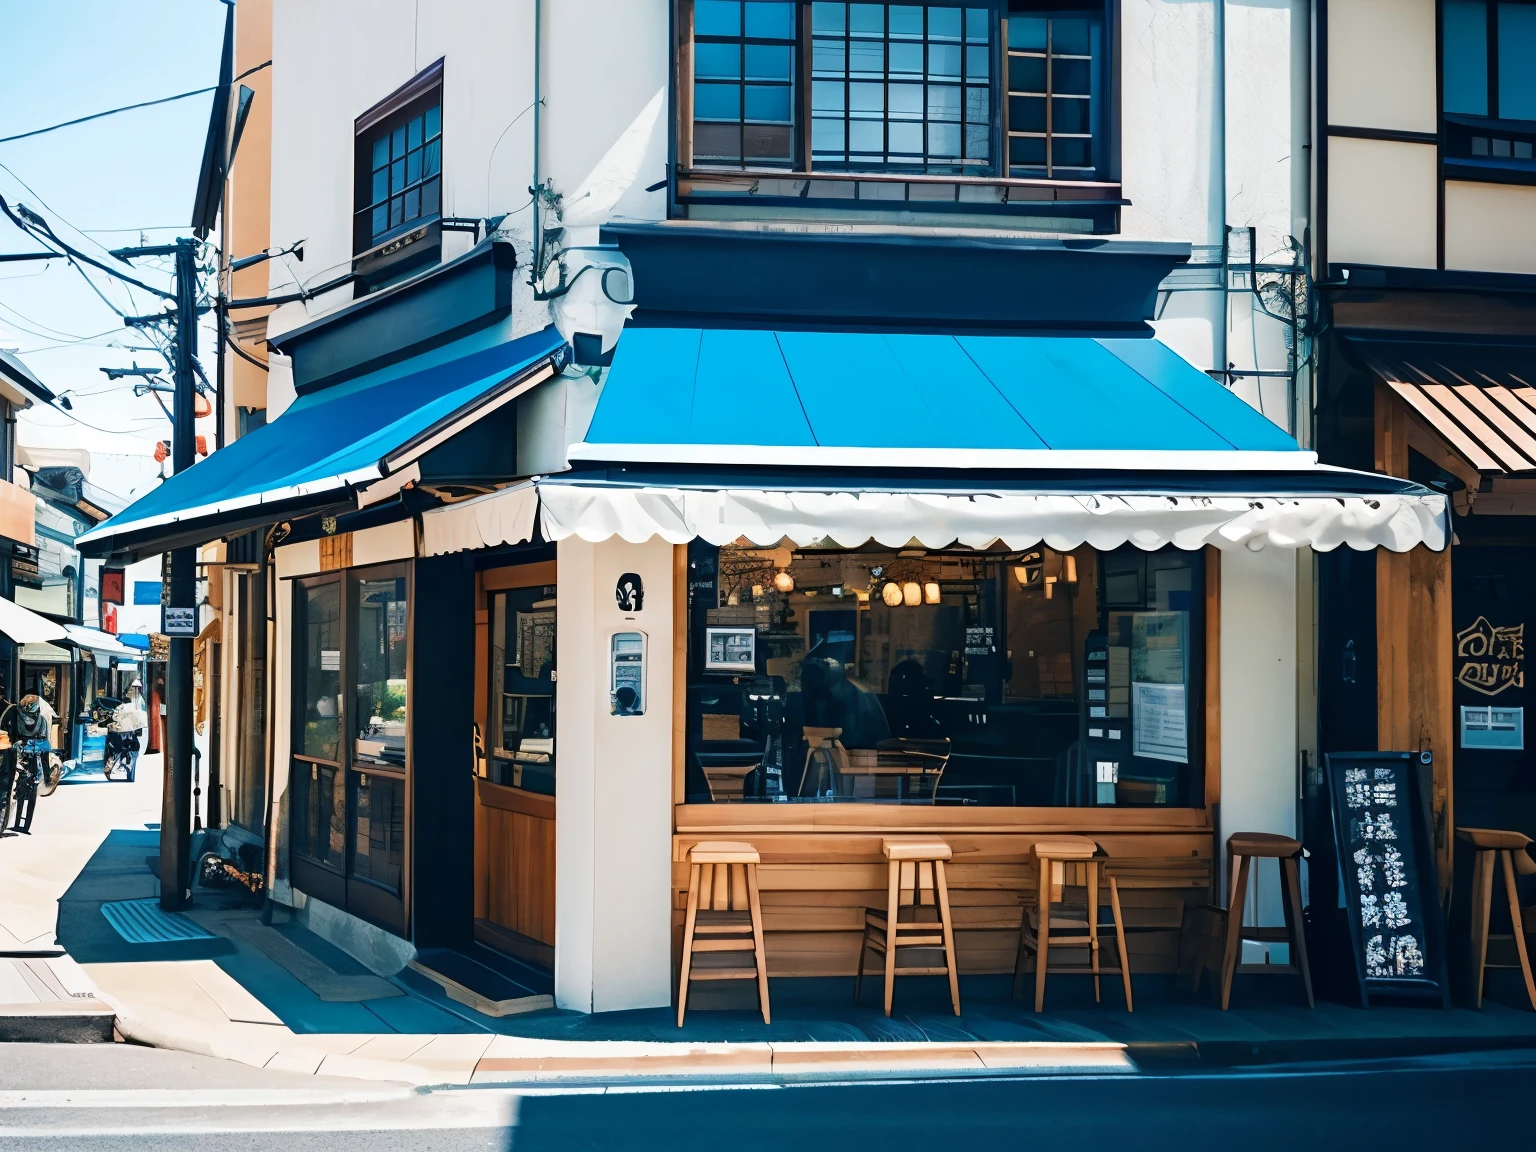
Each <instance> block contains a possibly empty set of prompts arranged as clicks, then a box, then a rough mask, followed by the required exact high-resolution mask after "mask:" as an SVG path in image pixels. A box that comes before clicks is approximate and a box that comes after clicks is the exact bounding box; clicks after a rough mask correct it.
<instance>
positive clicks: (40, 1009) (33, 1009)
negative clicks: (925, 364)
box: [0, 999, 115, 1044]
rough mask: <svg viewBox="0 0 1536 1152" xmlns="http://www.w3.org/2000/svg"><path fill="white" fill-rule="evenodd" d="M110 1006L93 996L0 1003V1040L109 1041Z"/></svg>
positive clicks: (83, 1042)
mask: <svg viewBox="0 0 1536 1152" xmlns="http://www.w3.org/2000/svg"><path fill="white" fill-rule="evenodd" d="M114 1023H115V1021H114V1019H113V1011H112V1009H111V1008H110V1007H109V1006H108V1005H107V1004H105V1003H103V1002H102V1001H100V1000H96V999H80V1000H69V1001H62V1002H56V1003H46V1004H5V1005H0V1042H4V1043H8V1044H110V1043H112V1028H113V1025H114Z"/></svg>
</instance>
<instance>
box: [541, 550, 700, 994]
mask: <svg viewBox="0 0 1536 1152" xmlns="http://www.w3.org/2000/svg"><path fill="white" fill-rule="evenodd" d="M673 555H674V552H673V546H672V545H670V544H668V543H666V542H665V541H663V540H660V539H652V540H650V541H648V542H646V543H644V544H626V543H625V542H624V541H622V540H619V539H617V538H615V539H612V540H607V541H604V542H603V543H600V544H588V543H587V542H585V541H583V540H579V539H575V538H572V539H568V540H563V541H561V542H560V547H559V587H560V593H559V600H560V630H559V635H558V638H557V640H556V643H557V645H558V662H559V668H560V711H559V718H558V731H557V733H556V741H557V746H558V747H559V749H560V795H559V817H558V819H557V820H556V824H555V1001H556V1003H557V1004H558V1005H559V1006H560V1007H562V1008H573V1009H576V1010H578V1011H583V1012H614V1011H620V1010H623V1009H628V1008H653V1007H658V1006H664V1005H666V1004H669V1003H670V1002H671V996H672V944H671V940H672V927H671V925H672V912H671V872H672V863H671V861H672V651H673V649H672V600H673V596H672V586H673V572H672V566H673ZM625 572H634V573H638V574H639V576H640V578H641V580H642V581H643V582H644V584H645V601H644V607H643V609H642V610H641V611H639V612H636V613H624V612H621V611H619V608H618V605H617V602H616V600H615V597H614V585H615V583H616V582H617V580H618V578H619V576H620V575H621V574H623V573H625ZM628 631H641V632H644V633H645V634H646V635H647V638H648V659H647V669H646V679H645V697H646V700H645V714H644V715H643V716H613V715H612V714H611V712H610V708H609V667H608V652H609V647H610V643H611V639H612V636H613V634H614V633H615V632H628Z"/></svg>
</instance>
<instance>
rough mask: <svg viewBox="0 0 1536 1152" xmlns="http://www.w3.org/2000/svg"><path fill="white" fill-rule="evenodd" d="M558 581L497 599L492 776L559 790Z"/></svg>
mask: <svg viewBox="0 0 1536 1152" xmlns="http://www.w3.org/2000/svg"><path fill="white" fill-rule="evenodd" d="M555 611H556V600H555V586H553V585H547V586H543V587H537V588H517V589H513V590H511V591H508V592H499V593H497V594H496V595H495V597H494V598H493V599H492V602H491V708H492V717H491V737H492V747H491V748H490V750H489V751H490V760H491V765H490V767H491V776H492V779H493V780H494V781H495V782H496V783H498V784H509V785H511V786H513V787H515V788H523V789H526V790H527V791H530V792H541V793H544V794H545V795H549V796H553V795H554V793H555Z"/></svg>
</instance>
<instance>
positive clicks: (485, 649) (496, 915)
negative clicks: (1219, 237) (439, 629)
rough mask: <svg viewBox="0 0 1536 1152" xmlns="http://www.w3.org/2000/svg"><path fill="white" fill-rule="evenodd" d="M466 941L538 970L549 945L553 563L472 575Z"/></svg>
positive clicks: (550, 960) (550, 952) (550, 958)
mask: <svg viewBox="0 0 1536 1152" xmlns="http://www.w3.org/2000/svg"><path fill="white" fill-rule="evenodd" d="M477 584H478V586H477V589H476V596H477V605H476V615H475V665H476V667H475V689H476V715H477V717H478V726H479V746H478V748H477V756H478V762H477V766H476V773H477V776H478V779H477V780H476V781H475V792H476V799H475V936H476V939H478V940H480V941H481V942H482V943H484V944H488V945H490V946H491V947H494V948H498V949H500V950H501V951H504V952H507V953H509V954H511V955H514V956H517V957H518V958H519V959H522V960H525V961H528V962H530V963H534V964H537V965H539V966H541V967H545V968H553V966H554V943H555V803H556V801H555V780H556V768H557V763H558V758H557V755H556V749H555V742H554V732H555V723H554V722H555V668H554V654H555V623H556V611H557V605H556V587H555V564H554V562H553V561H540V562H536V563H530V564H521V565H518V566H515V567H509V568H498V569H493V570H491V571H487V572H483V573H481V574H480V576H479V578H478V581H477Z"/></svg>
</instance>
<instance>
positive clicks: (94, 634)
mask: <svg viewBox="0 0 1536 1152" xmlns="http://www.w3.org/2000/svg"><path fill="white" fill-rule="evenodd" d="M64 634H65V638H66V639H68V640H70V641H72V642H73V643H74V644H75V646H76V647H78V648H85V649H87V650H89V651H91V652H97V653H100V654H101V655H104V656H121V657H124V658H126V659H136V658H137V657H138V655H139V653H138V650H137V649H135V648H130V647H128V646H127V645H126V644H124V643H122V642H121V641H119V640H118V638H117V637H116V636H113V635H112V634H111V633H109V632H101V631H98V630H97V629H95V628H87V627H85V626H84V625H83V624H66V625H64Z"/></svg>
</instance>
